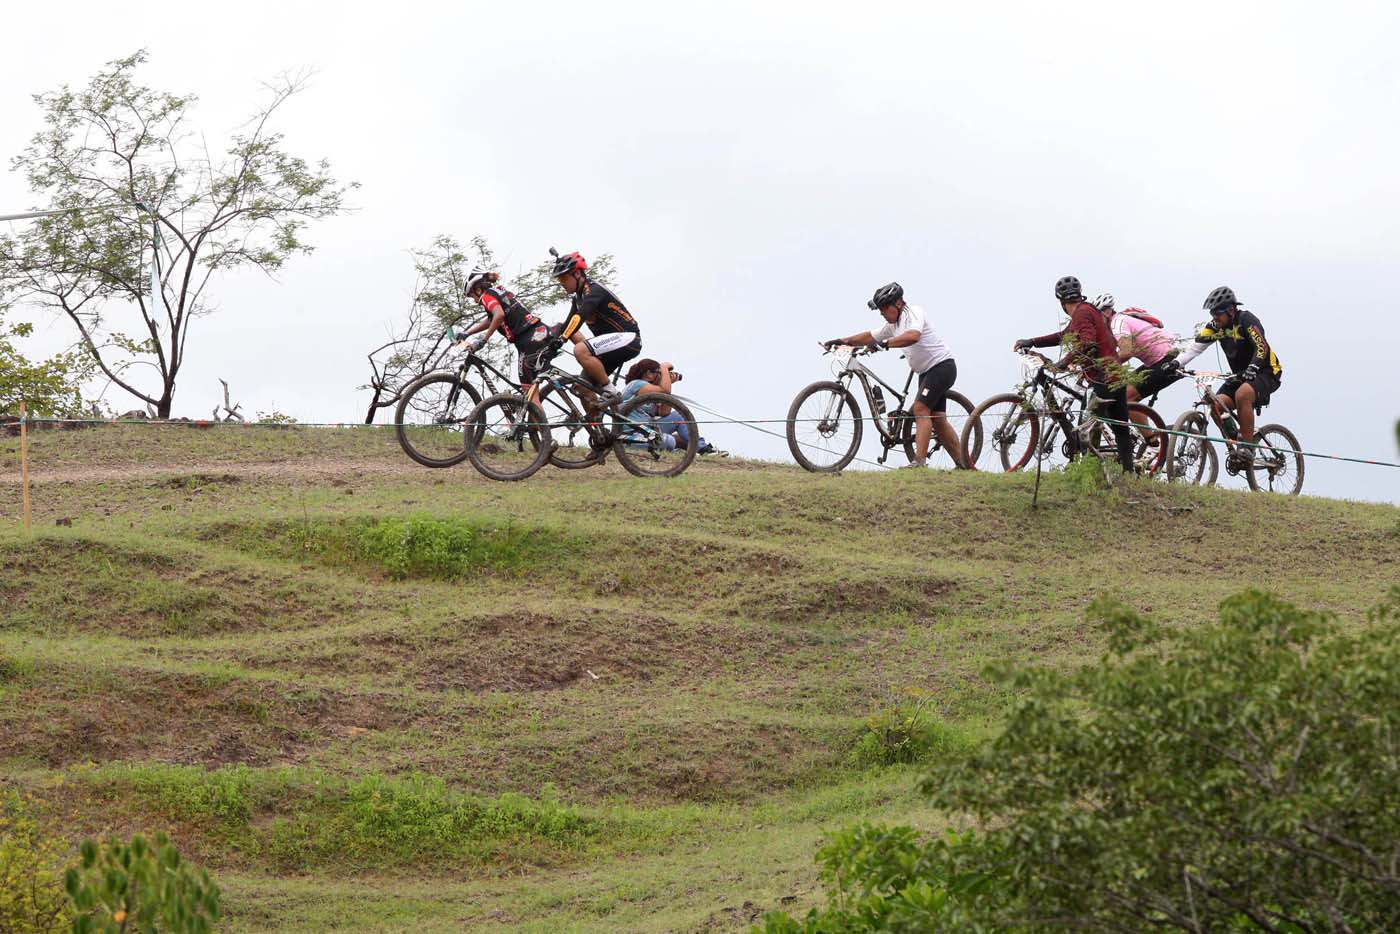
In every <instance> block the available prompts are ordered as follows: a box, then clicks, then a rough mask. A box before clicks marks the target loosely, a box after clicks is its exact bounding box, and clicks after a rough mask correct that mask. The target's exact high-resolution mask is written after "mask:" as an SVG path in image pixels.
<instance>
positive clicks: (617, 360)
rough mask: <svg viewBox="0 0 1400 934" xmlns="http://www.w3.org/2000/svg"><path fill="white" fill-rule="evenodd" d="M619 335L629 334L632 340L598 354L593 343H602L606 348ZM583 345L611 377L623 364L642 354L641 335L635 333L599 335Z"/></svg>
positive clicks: (620, 332)
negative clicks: (586, 346) (585, 345)
mask: <svg viewBox="0 0 1400 934" xmlns="http://www.w3.org/2000/svg"><path fill="white" fill-rule="evenodd" d="M620 334H630V335H631V336H632V338H633V339H632V342H631V343H629V344H625V345H624V346H622V347H618V348H616V349H614V350H608V351H605V352H603V353H598V349H597V347H596V346H595V342H602V343H603V346H607V345H608V344H611V343H613V342H614V341H615V340H617V339H618V335H620ZM584 343H586V344H587V345H588V349H589V350H591V351H592V352H593V356H595V357H597V358H598V362H599V363H601V364H602V365H603V370H604V371H606V372H607V374H608V375H609V376H612V375H613V374H614V373H616V372H617V371H618V370H620V369H622V365H623V364H624V363H626V362H627V361H628V360H631V359H632V358H633V357H636V356H639V355H640V354H641V352H642V335H641V334H638V333H637V332H636V331H618V332H615V333H610V334H599V335H598V336H597V337H590V338H589V339H588V340H587V341H585V342H584Z"/></svg>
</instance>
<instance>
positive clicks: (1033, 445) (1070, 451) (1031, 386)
mask: <svg viewBox="0 0 1400 934" xmlns="http://www.w3.org/2000/svg"><path fill="white" fill-rule="evenodd" d="M1019 353H1020V355H1021V358H1022V363H1021V366H1022V379H1021V382H1020V384H1019V385H1018V386H1017V387H1016V389H1015V391H1014V392H1006V393H1001V394H1000V395H995V396H992V397H991V398H990V399H987V400H985V401H983V402H982V404H981V405H979V406H977V408H975V409H973V410H972V415H971V417H970V418H968V420H967V424H966V425H965V426H964V427H963V447H964V449H966V448H967V445H968V441H969V439H970V437H971V435H972V434H973V433H975V432H978V431H980V432H981V433H982V439H983V441H982V444H983V446H985V447H986V448H988V449H990V450H992V451H994V452H996V456H997V457H998V459H999V460H1000V462H1001V467H1002V469H1003V470H1004V471H1006V472H1007V473H1011V472H1014V471H1017V470H1020V469H1021V468H1023V467H1025V466H1026V465H1027V464H1029V463H1030V462H1031V461H1032V460H1033V459H1035V458H1037V457H1039V458H1041V459H1049V458H1051V457H1052V456H1053V455H1054V454H1055V452H1056V451H1057V450H1058V451H1059V452H1060V453H1061V454H1063V456H1064V457H1065V458H1066V459H1067V460H1075V459H1077V458H1079V457H1080V456H1081V455H1083V454H1086V453H1093V454H1095V455H1097V456H1098V458H1099V460H1101V461H1103V462H1104V475H1105V476H1106V477H1108V478H1109V480H1110V481H1111V480H1112V479H1113V469H1114V465H1115V464H1116V463H1117V460H1118V442H1117V440H1116V439H1115V438H1114V435H1113V430H1112V428H1111V426H1109V425H1107V424H1105V423H1104V422H1102V421H1100V420H1099V419H1098V418H1095V417H1094V413H1093V409H1094V408H1095V407H1096V404H1097V403H1096V402H1091V401H1090V399H1091V397H1092V399H1094V400H1097V398H1098V397H1097V396H1094V395H1093V393H1092V392H1090V390H1089V387H1088V384H1087V383H1084V382H1083V381H1082V380H1080V381H1079V385H1077V386H1071V385H1070V384H1069V383H1068V382H1066V381H1065V380H1064V379H1062V378H1060V377H1058V376H1052V375H1051V373H1052V372H1053V371H1052V370H1051V369H1050V359H1049V358H1048V357H1046V356H1044V355H1043V354H1038V353H1036V352H1035V351H1033V350H1023V351H1019ZM1128 411H1129V413H1138V414H1140V415H1142V416H1143V417H1144V418H1145V419H1146V420H1147V425H1146V426H1145V427H1144V426H1143V425H1141V424H1134V426H1133V427H1132V428H1131V429H1130V431H1131V435H1132V438H1133V452H1132V454H1133V463H1134V464H1135V465H1136V467H1137V470H1138V471H1139V472H1140V473H1143V474H1153V473H1156V472H1157V471H1158V470H1159V469H1160V468H1161V466H1162V463H1163V462H1164V461H1165V460H1166V453H1167V452H1166V441H1165V438H1166V436H1165V434H1164V433H1163V430H1164V429H1165V428H1166V427H1167V425H1166V422H1165V421H1163V420H1162V416H1160V415H1158V414H1157V413H1156V412H1155V411H1153V410H1152V409H1151V408H1150V407H1149V406H1146V405H1143V404H1142V403H1140V402H1130V403H1128ZM1153 429H1158V430H1155V431H1154V430H1153ZM1061 437H1063V440H1061ZM978 450H979V453H980V450H981V448H979V449H978ZM974 463H975V461H974Z"/></svg>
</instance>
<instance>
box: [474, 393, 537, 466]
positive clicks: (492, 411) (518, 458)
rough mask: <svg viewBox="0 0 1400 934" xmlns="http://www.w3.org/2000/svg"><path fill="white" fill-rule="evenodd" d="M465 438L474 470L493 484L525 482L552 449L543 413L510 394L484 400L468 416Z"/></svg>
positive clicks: (533, 405)
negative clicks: (504, 481)
mask: <svg viewBox="0 0 1400 934" xmlns="http://www.w3.org/2000/svg"><path fill="white" fill-rule="evenodd" d="M466 434H467V457H469V458H471V462H472V466H473V467H475V468H476V469H477V470H479V471H481V473H482V475H483V476H486V477H490V478H491V479H492V480H507V481H509V480H524V479H525V478H526V477H529V476H530V475H531V474H533V473H534V472H535V471H537V470H539V469H540V468H541V467H543V466H544V463H545V461H547V460H549V454H550V451H551V449H552V448H553V444H552V443H551V442H550V437H549V422H548V421H547V420H546V419H545V417H544V412H543V411H542V410H541V409H540V407H539V406H538V405H535V404H533V403H531V404H529V405H528V406H527V405H526V402H525V400H524V399H523V398H521V397H520V396H518V395H516V394H514V393H509V392H503V393H499V394H497V395H494V396H491V397H489V398H487V399H484V400H482V402H481V404H480V405H478V406H477V407H476V408H475V409H473V410H472V413H471V415H470V416H468V419H467V431H466Z"/></svg>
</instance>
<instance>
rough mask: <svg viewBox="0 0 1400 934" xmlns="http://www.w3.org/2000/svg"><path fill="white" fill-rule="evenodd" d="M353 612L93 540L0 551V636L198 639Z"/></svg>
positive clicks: (263, 576)
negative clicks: (20, 632)
mask: <svg viewBox="0 0 1400 934" xmlns="http://www.w3.org/2000/svg"><path fill="white" fill-rule="evenodd" d="M353 605H354V601H353V599H352V598H351V597H349V596H347V595H345V594H344V593H342V592H338V591H332V590H330V589H329V588H326V587H324V586H321V585H319V584H316V583H311V582H307V581H305V580H304V579H300V578H296V577H292V576H278V575H273V574H268V573H265V572H261V571H254V570H250V569H245V568H226V567H225V568H219V567H213V568H211V567H201V566H199V565H198V564H196V563H195V562H194V561H192V560H189V559H186V558H184V557H180V556H172V555H167V554H157V553H154V552H147V551H141V550H138V549H128V548H121V547H118V546H116V545H110V544H106V543H102V542H95V541H90V540H71V541H60V540H52V539H40V540H38V541H34V542H31V543H27V544H25V545H23V546H19V545H15V546H11V547H9V548H7V549H4V550H0V627H14V628H19V629H38V630H52V629H63V630H71V631H79V632H101V633H103V634H105V635H124V636H133V637H152V636H173V635H183V636H201V635H215V634H219V633H225V632H234V631H242V630H249V629H270V628H295V627H300V626H304V625H314V624H316V623H319V622H322V621H324V620H326V619H328V618H335V617H337V616H339V615H341V614H343V613H344V612H345V611H347V610H349V609H350V608H352V607H353Z"/></svg>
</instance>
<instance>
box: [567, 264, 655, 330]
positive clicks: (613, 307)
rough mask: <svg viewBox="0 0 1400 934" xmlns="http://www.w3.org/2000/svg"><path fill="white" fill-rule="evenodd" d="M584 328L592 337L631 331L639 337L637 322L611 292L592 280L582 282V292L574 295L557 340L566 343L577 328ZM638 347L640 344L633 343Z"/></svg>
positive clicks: (620, 300)
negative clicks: (583, 326)
mask: <svg viewBox="0 0 1400 934" xmlns="http://www.w3.org/2000/svg"><path fill="white" fill-rule="evenodd" d="M585 324H586V325H588V330H589V332H590V333H592V334H595V335H597V334H613V333H615V332H618V331H631V332H632V333H633V334H641V329H640V328H638V327H637V319H636V318H633V317H632V313H631V312H630V311H628V310H627V306H626V305H624V304H622V299H620V298H618V297H617V295H615V294H614V293H613V291H612V289H610V288H608V287H607V286H605V285H603V284H602V283H600V282H594V281H593V280H592V279H587V280H585V281H584V284H583V288H582V289H580V290H579V291H577V292H575V293H574V297H573V304H572V305H571V307H570V308H569V317H568V319H567V320H566V321H565V322H564V330H563V332H562V334H561V336H562V337H563V338H564V339H565V340H568V339H569V338H571V337H573V336H574V332H575V331H577V330H578V329H579V326H580V325H585ZM637 343H638V344H639V345H640V343H641V342H640V341H638V342H637Z"/></svg>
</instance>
